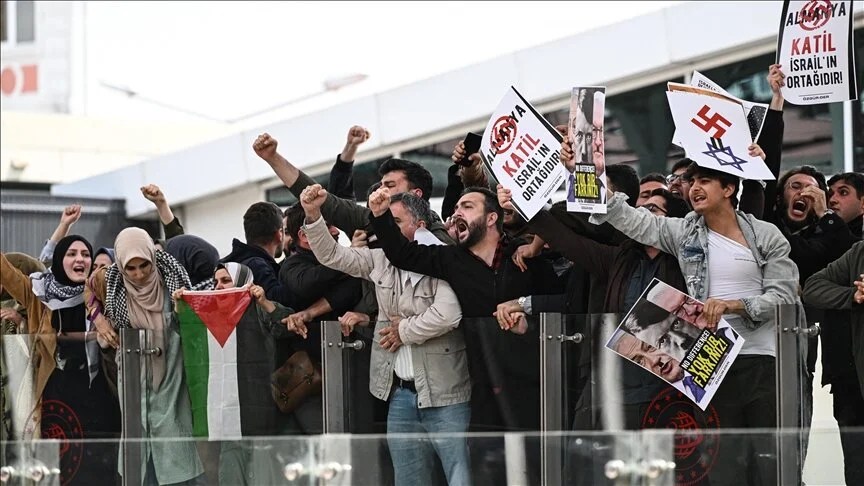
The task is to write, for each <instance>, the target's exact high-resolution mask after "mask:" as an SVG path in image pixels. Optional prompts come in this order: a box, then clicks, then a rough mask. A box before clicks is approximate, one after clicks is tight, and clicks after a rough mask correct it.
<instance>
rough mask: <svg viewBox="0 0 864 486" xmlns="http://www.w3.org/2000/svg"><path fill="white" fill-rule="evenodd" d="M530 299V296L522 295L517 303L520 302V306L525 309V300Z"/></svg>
mask: <svg viewBox="0 0 864 486" xmlns="http://www.w3.org/2000/svg"><path fill="white" fill-rule="evenodd" d="M526 300H528V297H526V296H524V295H523V296H522V297H519V298H518V299H516V303H517V304H519V307H520V308H521V309H522V310H523V311H524V310H525V301H526Z"/></svg>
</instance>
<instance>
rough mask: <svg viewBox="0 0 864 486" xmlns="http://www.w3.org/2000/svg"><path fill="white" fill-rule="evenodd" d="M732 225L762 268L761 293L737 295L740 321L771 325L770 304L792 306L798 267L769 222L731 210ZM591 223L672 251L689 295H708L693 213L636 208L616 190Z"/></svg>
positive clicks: (702, 234) (703, 239)
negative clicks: (658, 212)
mask: <svg viewBox="0 0 864 486" xmlns="http://www.w3.org/2000/svg"><path fill="white" fill-rule="evenodd" d="M736 213H737V217H738V226H739V227H740V228H741V232H742V233H743V234H744V239H745V240H746V241H747V246H748V247H750V251H751V252H752V253H753V258H754V259H755V260H756V263H757V264H758V265H759V268H760V269H761V270H762V294H761V295H756V296H752V297H745V298H743V299H741V301H742V302H743V303H744V308H745V311H746V314H747V315H746V316H744V318H743V319H742V320H743V321H744V324H745V325H746V326H747V327H748V328H751V329H755V328H757V327H760V326H762V325H774V324H775V323H774V322H773V321H774V318H775V306H777V305H780V304H798V305H800V304H801V302H800V300H799V298H798V267H797V266H796V265H795V263H794V262H793V261H792V260H791V259H790V258H789V251H790V247H789V242H788V241H786V238H785V237H783V234H782V233H780V230H778V229H777V227H776V226H774V225H773V224H771V223H766V222H764V221H760V220H758V219H756V218H755V217H753V216H752V215H750V214H744V213H742V212H740V211H736ZM591 222H592V223H594V224H601V223H604V222H608V223H609V224H611V225H612V226H614V227H615V228H617V229H618V230H619V231H621V232H622V233H624V234H625V235H627V236H628V237H630V238H632V239H634V240H636V241H638V242H640V243H642V244H645V245H650V246H653V247H655V248H659V249H660V250H662V251H664V252H666V253H669V254H672V255H675V256H676V257H677V258H678V263H679V265H680V266H681V273H682V274H683V275H684V279H685V281H686V282H687V289H688V292H689V293H690V295H691V296H692V297H694V298H696V299H698V300H701V301H703V302H704V301H705V300H706V299H707V297H708V295H707V293H708V288H709V286H708V258H707V256H708V228H707V227H706V226H705V220H704V218H702V216H700V215H698V214H696V213H695V212H690V213H689V214H688V215H687V216H685V217H684V218H665V217H659V216H654V215H653V214H651V213H650V212H649V211H648V210H647V209H636V208H632V207H630V206H629V205H628V204H627V203H626V195H624V194H623V193H616V194H615V195H614V196H613V197H612V198H611V199H610V200H609V205H608V207H607V213H606V214H595V215H593V216H591Z"/></svg>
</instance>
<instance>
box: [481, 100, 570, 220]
mask: <svg viewBox="0 0 864 486" xmlns="http://www.w3.org/2000/svg"><path fill="white" fill-rule="evenodd" d="M480 156H481V157H482V158H483V163H484V164H486V168H487V169H489V172H491V173H492V174H493V175H494V176H495V179H497V180H498V183H499V184H501V185H502V186H504V187H506V188H507V189H510V191H511V192H512V194H513V199H512V201H513V207H514V208H515V209H516V211H517V212H518V213H519V214H520V215H521V216H522V217H523V218H525V220H526V221H527V220H530V219H531V218H533V217H534V215H535V214H537V213H538V212H539V211H540V210H541V209H542V208H543V205H544V204H546V202H547V201H548V200H549V197H550V196H551V195H552V193H553V192H554V191H555V190H557V189H558V188H559V187H560V186H561V184H562V183H563V182H564V175H565V174H564V173H565V170H564V166H563V165H561V162H560V158H561V135H560V134H559V133H558V132H557V131H555V129H554V128H552V126H551V125H550V124H549V122H547V121H546V120H545V119H543V117H542V116H540V114H539V113H537V111H536V110H535V109H534V107H533V106H531V104H530V103H528V102H527V101H526V100H525V99H524V98H523V97H522V96H521V95H520V94H519V92H518V91H516V88H513V87H512V86H511V87H510V89H508V90H507V93H506V94H505V95H504V98H503V99H502V100H501V102H500V103H499V104H498V107H497V108H496V109H495V111H494V112H493V113H492V117H491V118H489V123H488V124H487V125H486V130H485V131H484V132H483V141H482V142H481V144H480Z"/></svg>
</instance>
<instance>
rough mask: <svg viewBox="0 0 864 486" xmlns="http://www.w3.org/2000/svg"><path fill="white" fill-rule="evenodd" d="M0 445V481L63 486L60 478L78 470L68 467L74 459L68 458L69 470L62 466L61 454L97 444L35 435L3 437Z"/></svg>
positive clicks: (66, 464) (72, 474) (14, 483)
mask: <svg viewBox="0 0 864 486" xmlns="http://www.w3.org/2000/svg"><path fill="white" fill-rule="evenodd" d="M0 446H2V447H0V448H2V450H3V455H2V456H0V484H4V485H10V486H12V485H14V486H19V485H21V486H24V485H31V484H39V485H49V486H60V485H61V478H66V480H67V482H68V481H70V480H71V479H69V478H72V477H74V473H75V471H74V470H69V469H68V468H69V467H70V466H71V465H73V464H74V462H69V461H65V462H64V465H65V467H66V468H67V470H66V471H63V470H61V464H60V460H61V457H63V456H69V457H71V456H70V454H74V453H75V452H69V451H83V450H84V449H85V448H91V447H94V444H84V443H82V441H59V440H40V439H33V440H29V441H3V442H0ZM63 449H67V450H65V451H64V450H63ZM115 464H116V463H115ZM63 484H66V483H63ZM105 484H110V483H109V482H106V483H105Z"/></svg>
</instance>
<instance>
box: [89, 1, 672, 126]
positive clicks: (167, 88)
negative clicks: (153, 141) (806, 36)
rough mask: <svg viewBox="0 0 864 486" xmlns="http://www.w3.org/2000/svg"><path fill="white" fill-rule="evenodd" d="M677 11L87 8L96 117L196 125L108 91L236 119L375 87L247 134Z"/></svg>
mask: <svg viewBox="0 0 864 486" xmlns="http://www.w3.org/2000/svg"><path fill="white" fill-rule="evenodd" d="M676 3H681V2H671V1H660V2H656V1H655V2H651V1H644V2H643V1H639V2H587V1H586V2H516V1H513V2H510V1H505V2H88V3H87V6H86V19H87V21H86V36H87V42H86V45H87V46H88V47H87V64H86V65H87V75H86V77H87V86H88V94H87V114H89V115H94V116H107V117H121V118H132V117H137V118H142V117H145V118H153V119H166V120H167V119H170V120H194V119H196V118H194V117H189V116H187V115H183V114H179V113H177V112H174V111H171V110H167V109H164V108H159V107H157V105H155V104H153V103H147V102H144V101H141V100H138V99H134V98H132V99H130V98H128V97H127V96H126V95H123V94H121V93H120V92H118V91H116V90H111V89H107V88H105V87H103V86H101V83H108V84H111V85H115V86H122V87H126V88H129V89H131V90H133V91H135V92H137V93H138V94H139V96H141V97H147V98H150V99H153V100H156V101H158V102H161V103H163V104H168V105H172V106H176V107H179V108H182V109H185V110H189V111H193V112H198V113H202V114H205V115H207V116H209V117H212V118H217V119H229V118H235V117H240V116H243V115H245V114H249V113H253V112H256V111H258V110H262V109H266V108H269V107H272V106H274V105H277V104H280V103H283V102H287V101H290V100H293V99H296V98H300V97H303V96H307V95H310V94H314V93H317V92H320V91H322V85H323V82H324V80H326V79H332V78H338V77H342V76H347V75H352V74H365V75H366V76H368V78H367V79H366V80H364V81H362V82H360V83H357V84H354V85H351V86H349V87H346V88H343V89H342V90H340V91H339V92H335V93H332V92H331V93H326V94H323V95H319V96H314V97H312V98H311V99H309V100H307V101H304V102H299V103H295V104H292V105H291V106H289V107H288V108H285V109H282V110H278V111H275V112H270V113H268V114H267V115H265V116H262V117H258V118H254V119H250V120H248V121H247V123H253V124H254V123H255V122H261V121H264V120H266V119H268V118H270V119H272V118H275V119H279V118H287V117H290V116H291V115H297V114H300V113H303V112H307V111H311V110H315V109H320V108H322V107H325V106H328V105H331V104H335V103H338V102H340V101H345V100H347V99H351V98H356V97H359V96H363V95H367V94H371V93H375V92H379V91H383V90H386V89H389V88H393V87H396V86H400V85H404V84H407V83H410V82H412V81H416V80H420V79H424V78H428V77H430V76H433V75H436V74H439V73H443V72H446V71H450V70H454V69H457V68H459V67H463V66H467V65H471V64H474V63H477V62H480V61H484V60H487V59H491V58H494V57H497V56H500V55H504V54H508V53H511V52H514V51H518V50H520V49H524V48H527V47H531V46H535V45H538V44H542V43H545V42H549V41H552V40H555V39H559V38H562V37H568V36H571V35H574V34H577V33H579V32H584V31H587V30H591V29H595V28H598V27H602V26H604V25H609V24H613V23H616V22H619V21H622V20H625V19H627V18H632V17H636V16H639V15H643V14H645V13H648V12H653V11H657V10H660V9H662V8H665V7H668V6H671V5H674V4H676ZM630 41H632V40H630ZM622 42H628V40H623V39H622ZM577 55H578V53H574V57H575V56H577Z"/></svg>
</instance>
